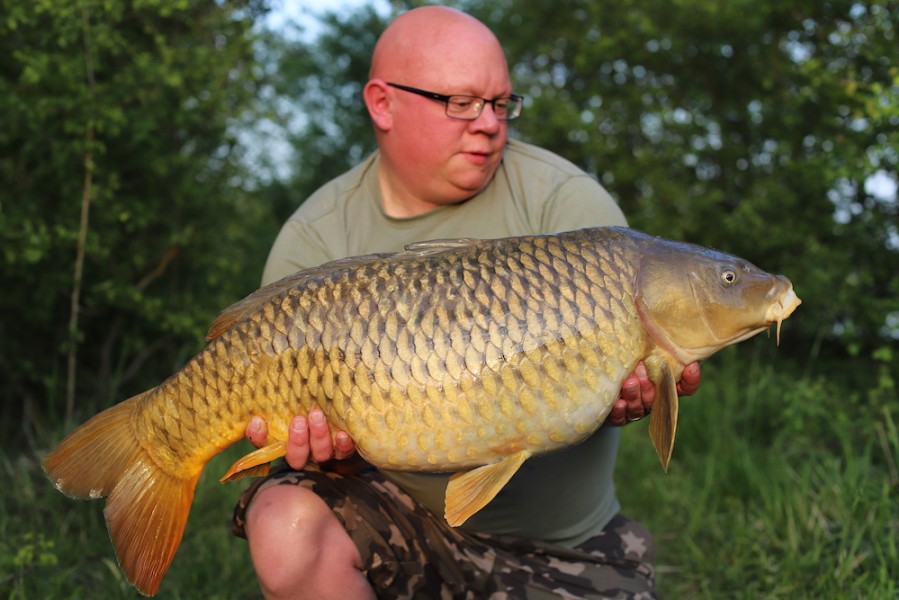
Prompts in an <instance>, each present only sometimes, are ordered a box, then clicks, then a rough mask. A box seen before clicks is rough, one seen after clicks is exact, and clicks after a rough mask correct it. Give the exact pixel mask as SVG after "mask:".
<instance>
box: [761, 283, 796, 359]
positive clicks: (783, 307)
mask: <svg viewBox="0 0 899 600" xmlns="http://www.w3.org/2000/svg"><path fill="white" fill-rule="evenodd" d="M788 285H790V287H789V288H788V289H787V291H786V292H784V293H783V294H781V296H780V298H778V299H777V301H776V302H774V303H772V304H771V306H769V307H768V313H767V314H766V315H765V319H766V320H767V321H768V322H769V323H771V324H774V323H777V335H776V340H777V345H778V346H780V326H781V324H782V323H783V322H784V319H786V318H787V317H789V316H790V315H792V314H793V311H794V310H796V308H797V307H798V306H799V305H800V304H802V300H800V299H799V296H797V295H796V292H795V291H793V286H792V284H788Z"/></svg>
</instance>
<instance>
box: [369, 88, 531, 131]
mask: <svg viewBox="0 0 899 600" xmlns="http://www.w3.org/2000/svg"><path fill="white" fill-rule="evenodd" d="M387 85H389V86H390V87H395V88H396V89H398V90H403V91H404V92H410V93H412V94H418V95H419V96H424V97H425V98H430V99H431V100H437V101H438V102H443V105H444V109H445V110H444V112H445V113H446V116H448V117H449V118H450V119H459V120H461V121H474V120H475V119H477V118H478V117H480V116H481V113H482V112H484V107H485V106H487V105H488V104H489V105H490V106H491V108H493V114H495V115H496V118H497V119H499V120H500V121H511V120H512V119H517V118H518V116H519V115H520V114H521V108H522V104H523V102H522V101H523V100H524V97H522V96H519V95H518V94H512V95H511V96H504V97H502V98H493V99H492V100H491V99H489V98H482V97H480V96H466V95H465V94H449V95H447V94H438V93H437V92H429V91H427V90H420V89H418V88H414V87H410V86H408V85H402V84H399V83H391V82H389V81H388V82H387ZM453 98H465V99H468V100H480V101H481V102H483V104H478V105H476V106H479V107H480V108H478V109H477V113H476V114H474V115H473V116H471V117H463V116H460V115H451V114H449V106H450V101H451V100H452V99H453ZM503 100H506V101H507V102H512V103H514V104H515V110H513V111H507V112H506V116H504V117H501V116H499V114H498V113H497V112H496V103H497V102H500V101H503Z"/></svg>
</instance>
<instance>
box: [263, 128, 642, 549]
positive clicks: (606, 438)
mask: <svg viewBox="0 0 899 600" xmlns="http://www.w3.org/2000/svg"><path fill="white" fill-rule="evenodd" d="M378 161H379V153H378V152H375V153H374V154H372V156H370V157H369V158H368V159H367V160H365V161H364V162H363V163H361V164H360V165H358V166H356V167H354V168H353V169H351V170H350V171H348V172H347V173H345V174H343V175H341V176H340V177H337V178H336V179H334V180H332V181H331V182H329V183H327V184H326V185H324V186H323V187H321V188H320V189H319V190H317V191H316V192H315V193H314V194H313V195H312V196H311V197H310V198H309V199H308V200H307V201H306V202H304V203H303V204H302V205H301V206H300V207H299V208H298V209H297V211H296V212H295V213H294V214H293V215H292V216H291V217H290V219H288V221H287V222H286V223H285V224H284V226H283V228H282V229H281V232H280V233H279V234H278V237H277V239H276V240H275V243H274V245H273V247H272V250H271V253H270V254H269V257H268V261H267V262H266V265H265V271H264V274H263V280H262V283H263V284H267V283H270V282H272V281H275V280H277V279H280V278H281V277H284V276H286V275H289V274H291V273H294V272H296V271H298V270H300V269H305V268H309V267H314V266H318V265H320V264H322V263H324V262H327V261H330V260H335V259H338V258H344V257H346V256H355V255H359V254H368V253H372V252H392V251H399V250H402V249H403V247H404V246H405V245H406V244H409V243H411V242H416V241H422V240H432V239H441V238H459V237H470V238H499V237H506V236H512V235H529V234H538V233H558V232H562V231H569V230H572V229H579V228H581V227H590V226H611V225H626V224H627V222H626V221H625V218H624V215H623V214H622V212H621V210H620V209H619V208H618V205H617V204H616V203H615V202H614V200H612V198H611V197H610V196H609V194H608V193H607V192H606V191H605V190H604V189H603V188H602V186H600V185H599V183H598V182H597V181H596V180H595V179H594V178H593V177H591V176H589V175H587V174H586V173H585V172H583V171H582V170H581V169H579V168H578V167H576V166H575V165H573V164H572V163H570V162H568V161H566V160H564V159H562V158H561V157H559V156H557V155H555V154H553V153H551V152H548V151H546V150H543V149H540V148H537V147H536V146H532V145H529V144H525V143H523V142H519V141H515V140H510V141H509V142H508V145H507V147H506V151H505V154H504V157H503V161H502V163H501V164H500V167H499V169H498V170H497V173H496V176H495V177H494V179H493V181H492V182H491V183H490V184H489V185H488V186H487V188H486V189H485V190H484V191H482V192H481V193H480V194H478V195H477V196H474V197H473V198H471V199H469V200H467V201H465V202H462V203H460V204H455V205H451V206H444V207H441V208H439V209H436V210H433V211H431V212H428V213H425V214H423V215H417V216H414V217H409V218H393V217H390V216H387V215H386V214H384V211H383V208H382V206H383V204H382V201H381V191H380V186H379V177H378ZM618 439H619V436H618V429H617V428H614V427H601V428H600V429H599V431H597V432H596V433H595V434H594V435H593V436H592V437H590V438H589V439H587V440H586V441H585V442H583V443H581V444H579V445H577V446H574V447H572V448H568V449H566V450H563V451H560V452H556V453H553V454H549V455H545V456H540V457H535V458H532V459H530V460H528V461H527V462H525V463H524V465H523V466H522V468H521V470H520V471H519V472H518V473H517V474H516V475H515V476H514V477H513V478H512V480H511V481H510V482H509V483H508V484H507V485H506V487H505V488H504V489H503V490H502V491H501V492H500V493H499V495H497V497H496V498H494V500H493V501H491V502H490V504H488V505H487V506H486V507H485V508H483V509H482V510H481V511H480V512H479V513H477V514H475V515H474V516H473V517H471V518H470V519H469V520H468V521H467V522H466V523H465V524H464V525H463V528H464V529H468V530H472V531H480V532H484V533H492V534H506V535H514V536H518V537H523V538H528V539H540V540H544V541H547V542H553V543H558V544H563V545H575V544H578V543H580V542H581V541H583V540H585V539H587V538H588V537H590V536H591V535H592V534H593V533H595V532H597V531H598V530H599V529H601V528H602V527H603V526H605V524H606V523H607V522H608V521H609V519H611V518H612V516H613V515H614V514H615V513H616V512H618V510H619V504H618V500H617V498H616V496H615V488H614V484H613V482H612V474H613V470H614V466H615V458H616V453H617V450H618ZM385 475H387V476H388V477H389V478H390V479H392V480H393V481H394V482H396V483H397V484H398V485H400V486H401V487H402V488H403V489H405V490H406V491H407V492H408V493H409V494H410V495H412V496H413V497H414V498H415V499H416V500H418V501H419V502H420V503H422V504H423V505H424V506H426V507H428V508H429V509H430V510H432V511H434V512H435V513H437V514H440V515H442V514H443V509H444V504H443V497H444V492H445V489H446V483H447V480H448V478H449V474H443V473H440V474H422V473H399V472H395V471H391V472H386V471H385Z"/></svg>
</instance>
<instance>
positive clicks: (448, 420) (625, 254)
mask: <svg viewBox="0 0 899 600" xmlns="http://www.w3.org/2000/svg"><path fill="white" fill-rule="evenodd" d="M799 303H800V301H799V299H798V298H797V297H796V295H795V293H794V292H793V288H792V285H791V284H790V282H789V281H788V280H787V279H786V278H785V277H782V276H776V275H770V274H768V273H765V272H764V271H761V270H760V269H758V268H757V267H755V266H753V265H752V264H750V263H748V262H746V261H745V260H742V259H739V258H736V257H733V256H730V255H727V254H723V253H720V252H716V251H713V250H709V249H706V248H702V247H699V246H693V245H689V244H684V243H678V242H673V241H669V240H664V239H661V238H656V237H650V236H648V235H645V234H642V233H640V232H637V231H634V230H630V229H625V228H593V229H582V230H579V231H573V232H568V233H563V234H559V235H540V236H526V237H512V238H505V239H500V240H472V239H461V240H442V241H433V242H422V243H417V244H413V245H410V246H408V247H407V249H406V251H405V252H400V253H398V254H382V255H370V256H364V257H357V258H350V259H344V260H339V261H336V262H332V263H328V264H326V265H322V266H321V267H318V268H314V269H310V270H307V271H302V272H299V273H297V274H295V275H292V276H290V277H287V278H285V279H283V280H281V281H278V282H276V283H273V284H271V285H269V286H267V287H264V288H262V289H260V290H258V291H257V292H255V293H253V294H251V295H250V296H248V297H247V298H245V299H244V300H241V301H240V302H238V303H236V304H234V305H233V306H231V307H230V308H228V309H227V310H225V311H224V312H223V313H222V314H221V315H220V317H219V319H218V320H217V321H216V322H215V323H214V324H213V326H212V328H211V330H210V332H209V335H208V339H209V340H210V344H209V345H208V346H207V347H206V349H204V350H203V351H202V352H201V353H200V354H198V355H197V356H195V357H194V358H193V359H191V360H190V361H189V362H188V363H187V364H186V365H185V366H184V368H183V369H181V370H180V371H178V372H177V373H176V374H174V375H173V376H172V377H170V378H169V379H167V380H166V381H164V382H163V383H162V384H160V385H159V386H158V387H156V388H153V389H151V390H149V391H147V392H144V393H143V394H140V395H138V396H135V397H134V398H131V399H130V400H126V401H124V402H122V403H120V404H118V405H116V406H113V407H112V408H109V409H107V410H106V411H104V412H102V413H100V414H98V415H97V416H95V417H94V418H93V419H91V420H90V421H88V422H87V423H85V424H84V425H82V426H81V427H79V428H78V429H76V430H75V431H74V432H73V433H71V434H70V435H69V436H68V437H67V438H66V439H64V440H63V441H62V443H60V445H59V446H58V447H57V448H56V449H55V450H54V451H53V452H52V453H50V455H49V456H47V458H46V460H45V462H44V466H45V469H46V471H47V473H48V475H49V477H50V479H51V480H52V481H53V482H54V484H55V485H56V487H57V488H58V489H59V490H60V491H62V492H63V493H65V494H68V495H70V496H74V497H77V498H100V497H103V496H108V500H107V502H106V509H105V515H106V522H107V526H108V528H109V532H110V536H111V537H112V542H113V544H114V546H115V550H116V554H117V556H118V559H119V564H120V565H121V567H122V569H123V570H124V571H125V573H126V575H127V577H128V579H129V580H130V581H131V582H132V583H133V584H134V585H135V587H137V589H138V590H140V591H141V592H143V593H144V594H147V595H152V594H155V593H156V591H157V590H158V588H159V584H160V582H161V580H162V577H163V575H164V574H165V571H166V569H167V568H168V566H169V564H170V562H171V560H172V558H173V556H174V554H175V551H176V549H177V547H178V545H179V543H180V541H181V536H182V534H183V530H184V526H185V523H186V522H187V515H188V512H189V509H190V504H191V501H192V499H193V494H194V487H195V486H196V482H197V479H198V478H199V476H200V472H201V471H202V470H203V467H204V466H205V464H206V463H207V462H208V461H209V460H210V459H211V458H212V457H213V456H215V455H216V454H218V453H219V452H221V451H222V450H223V449H225V448H226V447H228V446H229V445H231V444H232V443H234V442H235V441H237V440H239V439H241V438H243V435H244V428H245V426H246V423H247V421H248V420H249V418H250V417H251V416H252V415H261V416H263V417H265V419H266V420H267V421H268V423H269V445H268V446H266V447H264V448H261V449H259V450H256V451H254V452H252V453H251V454H249V455H247V456H245V457H244V458H242V459H241V460H240V461H238V462H237V463H236V464H235V465H234V466H232V468H231V470H230V471H229V472H228V473H227V474H226V475H225V477H223V480H227V479H232V478H236V477H238V476H240V475H241V474H243V473H251V474H260V473H262V472H265V471H266V470H267V468H268V464H269V462H270V461H271V460H273V459H275V458H278V457H279V456H282V455H283V454H284V450H285V441H286V439H287V424H288V422H289V420H290V418H291V417H292V416H293V415H295V414H303V413H307V412H308V411H309V410H310V409H312V408H313V407H315V406H318V407H320V408H321V409H322V410H323V411H324V413H325V414H326V415H327V418H328V420H329V422H330V424H331V426H332V429H333V430H334V431H336V430H338V429H343V430H346V431H347V432H349V434H350V435H351V436H352V438H353V439H354V440H355V442H356V447H357V448H358V450H359V452H360V454H361V455H362V456H363V457H364V458H365V459H366V460H368V461H369V462H371V463H373V464H374V465H376V466H379V467H385V468H389V469H395V470H414V471H445V472H457V474H456V475H455V476H454V477H453V478H452V479H451V481H450V484H449V487H448V488H447V491H446V518H447V521H448V522H449V523H450V524H451V525H459V524H461V523H462V522H464V521H465V520H466V519H467V518H468V517H469V516H471V515H472V514H474V513H475V512H477V511H478V510H479V509H481V508H482V507H483V506H484V505H486V504H487V503H488V502H489V501H490V500H491V499H492V498H493V497H494V496H495V495H496V493H497V492H498V491H499V490H500V489H501V488H502V487H503V486H504V485H505V483H506V482H507V481H508V480H509V479H510V478H511V477H512V475H513V474H514V473H515V472H516V471H517V470H518V468H519V467H520V466H521V464H522V463H523V462H524V461H525V460H527V459H528V458H529V457H531V456H534V455H537V454H542V453H546V452H551V451H553V450H558V449H560V448H564V447H566V446H571V445H573V444H577V443H578V442H580V441H582V440H584V439H585V438H587V437H588V436H589V435H590V434H591V433H593V432H594V431H596V429H597V428H598V427H599V426H600V425H601V424H602V422H603V420H604V419H605V418H606V416H607V415H608V413H609V411H610V410H611V407H612V404H613V402H614V400H615V399H616V397H617V395H618V392H619V390H620V387H621V383H622V381H623V380H624V379H625V377H626V376H627V375H628V374H629V373H631V372H632V371H633V369H634V367H635V365H636V364H637V362H638V361H640V360H643V361H645V363H646V365H647V368H648V372H649V374H650V377H651V379H652V380H653V382H654V383H655V384H656V386H657V401H656V404H655V406H654V409H653V411H652V417H651V420H650V426H649V429H650V435H651V437H652V439H653V442H654V444H655V446H656V450H657V452H658V454H659V457H660V459H661V461H662V464H663V466H664V467H665V468H666V469H667V466H668V461H669V459H670V457H671V450H672V445H673V443H674V431H675V425H676V422H677V394H676V392H675V382H676V380H677V379H678V378H679V377H680V374H681V371H682V370H683V366H684V365H685V364H687V363H689V362H691V361H695V360H702V359H704V358H706V357H708V356H709V355H711V354H712V353H714V352H715V351H717V350H719V349H721V348H723V347H724V346H727V345H729V344H733V343H736V342H739V341H741V340H744V339H746V338H748V337H750V336H752V335H755V334H757V333H759V332H760V331H763V330H765V329H767V328H769V327H770V326H771V325H773V324H776V325H777V328H778V336H779V331H780V324H781V321H782V320H783V319H785V318H786V317H788V316H789V315H790V314H791V313H792V312H793V310H794V309H795V308H796V307H797V306H798V305H799Z"/></svg>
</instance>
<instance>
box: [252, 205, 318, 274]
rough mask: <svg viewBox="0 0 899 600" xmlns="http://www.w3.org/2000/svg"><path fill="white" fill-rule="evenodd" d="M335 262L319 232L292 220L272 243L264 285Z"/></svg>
mask: <svg viewBox="0 0 899 600" xmlns="http://www.w3.org/2000/svg"><path fill="white" fill-rule="evenodd" d="M332 259H333V257H332V256H331V254H330V252H329V250H328V246H327V244H325V242H324V240H322V239H321V236H320V232H319V231H318V230H317V229H316V228H314V227H312V226H311V225H310V224H309V223H308V222H306V221H303V220H301V219H297V218H296V217H292V218H291V219H290V220H288V221H287V222H286V223H285V224H284V226H283V227H282V228H281V231H280V232H279V233H278V237H276V238H275V243H274V244H272V249H271V250H270V251H269V254H268V259H267V260H266V261H265V269H263V271H262V285H267V284H269V283H272V282H273V281H277V280H279V279H281V278H283V277H287V276H288V275H292V274H293V273H296V272H297V271H301V270H303V269H308V268H311V267H317V266H318V265H320V264H322V263H325V262H327V261H329V260H332Z"/></svg>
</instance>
